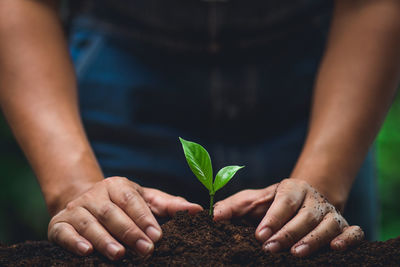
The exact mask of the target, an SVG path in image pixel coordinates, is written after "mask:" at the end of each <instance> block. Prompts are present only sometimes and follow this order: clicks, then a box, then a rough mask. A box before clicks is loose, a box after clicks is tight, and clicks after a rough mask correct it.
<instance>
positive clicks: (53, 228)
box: [48, 177, 202, 260]
mask: <svg viewBox="0 0 400 267" xmlns="http://www.w3.org/2000/svg"><path fill="white" fill-rule="evenodd" d="M179 210H188V211H189V213H196V212H198V211H200V210H202V208H201V206H199V205H197V204H192V203H189V202H187V201H186V200H185V199H183V198H181V197H175V196H171V195H169V194H166V193H163V192H161V191H159V190H156V189H151V188H144V187H141V186H139V185H138V184H136V183H134V182H131V181H129V180H128V179H126V178H122V177H112V178H108V179H104V180H102V181H101V182H98V183H96V184H94V185H93V187H91V189H90V190H88V191H87V192H85V193H84V194H82V195H81V196H79V197H78V198H76V199H74V200H73V201H71V202H69V203H68V204H67V205H66V207H65V208H64V209H63V210H61V211H60V212H58V213H57V214H56V215H55V216H54V217H53V218H52V219H51V221H50V223H49V228H48V238H49V240H50V241H53V242H55V243H58V244H59V245H61V246H62V247H64V248H66V249H68V250H70V251H71V252H73V253H76V254H79V255H88V254H89V253H91V252H92V251H93V247H94V248H95V249H97V250H98V251H100V253H102V254H104V255H106V256H107V257H108V258H109V259H111V260H116V259H119V258H121V257H122V256H123V255H124V253H125V248H124V246H123V245H122V244H125V245H127V246H128V247H130V248H131V249H133V250H135V251H136V252H138V253H139V254H141V255H148V254H150V253H152V251H153V249H154V244H153V243H154V242H157V241H158V240H159V239H160V238H161V235H162V232H161V227H160V226H159V225H158V223H157V221H156V219H155V218H154V216H153V214H152V212H154V213H155V214H157V215H159V216H166V215H173V214H175V213H176V212H177V211H179ZM117 240H118V241H117Z"/></svg>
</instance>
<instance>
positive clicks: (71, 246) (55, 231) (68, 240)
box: [48, 222, 93, 256]
mask: <svg viewBox="0 0 400 267" xmlns="http://www.w3.org/2000/svg"><path fill="white" fill-rule="evenodd" d="M48 238H49V240H50V241H51V242H54V243H57V244H59V245H60V246H61V247H63V248H65V249H67V250H69V251H71V252H72V253H75V254H78V255H81V256H86V255H88V254H90V253H91V252H92V251H93V246H92V244H90V242H89V241H88V240H86V239H85V238H84V237H82V236H80V235H79V234H78V232H76V230H75V229H74V227H72V226H71V225H70V224H68V223H66V222H56V223H54V224H51V226H50V225H49V231H48Z"/></svg>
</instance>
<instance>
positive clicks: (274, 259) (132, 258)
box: [0, 213, 400, 266]
mask: <svg viewBox="0 0 400 267" xmlns="http://www.w3.org/2000/svg"><path fill="white" fill-rule="evenodd" d="M162 228H163V232H164V237H163V239H162V240H161V241H160V242H158V243H157V245H156V248H155V251H154V254H153V256H151V257H149V258H146V259H143V258H140V257H138V256H137V255H135V254H134V253H131V252H129V251H128V253H127V255H126V256H125V257H124V258H123V259H122V260H120V261H118V262H111V261H109V260H107V259H106V258H105V257H103V256H101V255H99V254H97V253H94V254H93V255H90V256H89V257H79V256H75V255H73V254H71V253H69V252H67V251H65V250H63V249H61V248H60V247H58V246H56V245H53V244H50V243H49V242H47V241H35V242H29V241H28V242H25V243H21V244H17V245H12V246H0V266H317V265H318V266H400V238H397V239H392V240H389V241H386V242H366V241H365V242H363V243H362V244H361V245H359V246H358V247H355V248H352V249H350V250H348V251H345V252H338V251H331V250H329V249H327V248H326V249H324V250H322V251H321V252H319V253H318V254H317V255H314V256H311V257H308V258H302V259H300V258H295V257H293V256H292V255H290V254H289V253H288V252H283V253H280V254H277V255H271V254H269V253H267V254H266V253H264V252H263V251H262V250H261V246H260V244H259V243H258V242H257V241H256V239H255V238H254V230H255V229H254V227H252V226H249V225H248V224H245V223H243V222H235V223H234V224H231V223H228V222H225V223H214V222H212V221H211V219H209V217H208V216H207V215H206V213H201V214H198V215H196V216H189V215H187V214H184V213H180V214H178V215H177V216H176V217H175V218H174V219H172V220H170V221H169V222H167V223H165V224H164V225H163V226H162Z"/></svg>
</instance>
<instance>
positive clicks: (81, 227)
mask: <svg viewBox="0 0 400 267" xmlns="http://www.w3.org/2000/svg"><path fill="white" fill-rule="evenodd" d="M93 223H94V221H93V220H92V219H89V218H81V219H80V220H79V221H78V223H77V224H76V225H75V229H76V230H77V231H78V233H80V234H81V235H85V233H86V232H87V231H88V230H89V229H90V227H91V226H92V224H93Z"/></svg>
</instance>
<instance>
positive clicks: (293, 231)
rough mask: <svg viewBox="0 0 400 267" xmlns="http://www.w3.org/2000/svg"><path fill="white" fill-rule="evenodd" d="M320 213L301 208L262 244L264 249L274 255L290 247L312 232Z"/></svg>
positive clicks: (319, 218) (319, 219)
mask: <svg viewBox="0 0 400 267" xmlns="http://www.w3.org/2000/svg"><path fill="white" fill-rule="evenodd" d="M321 219H322V216H321V214H320V212H319V211H318V210H316V209H312V208H302V209H300V211H299V213H298V214H297V215H296V216H295V217H294V218H293V219H291V220H290V221H289V222H288V223H287V224H286V225H285V226H283V227H282V228H281V229H280V230H279V231H278V232H277V233H276V234H274V235H273V236H272V237H271V238H270V239H268V240H267V242H266V243H265V244H264V249H265V250H267V251H269V252H272V253H276V252H278V251H280V250H282V249H286V248H289V247H291V246H292V245H293V244H294V243H296V242H297V241H299V240H300V239H301V238H303V237H304V236H305V235H306V234H308V233H309V232H310V231H312V230H313V229H314V228H315V227H316V226H317V225H318V224H319V222H320V221H321Z"/></svg>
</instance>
